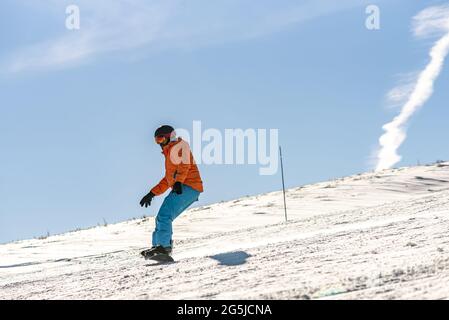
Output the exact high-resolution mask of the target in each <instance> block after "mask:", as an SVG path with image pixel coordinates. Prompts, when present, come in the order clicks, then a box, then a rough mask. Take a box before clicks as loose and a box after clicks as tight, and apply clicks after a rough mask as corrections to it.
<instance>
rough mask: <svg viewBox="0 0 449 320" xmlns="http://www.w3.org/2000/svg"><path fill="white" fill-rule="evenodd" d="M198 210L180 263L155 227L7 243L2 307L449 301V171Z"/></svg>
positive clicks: (339, 184)
mask: <svg viewBox="0 0 449 320" xmlns="http://www.w3.org/2000/svg"><path fill="white" fill-rule="evenodd" d="M287 205H288V209H289V222H287V223H285V222H284V221H283V219H284V211H283V198H282V193H281V192H272V193H268V194H263V195H258V196H250V197H245V198H241V199H237V200H234V201H229V202H222V203H216V204H213V205H209V206H204V207H199V208H194V209H191V210H189V211H187V212H185V213H184V214H183V215H182V216H181V217H180V218H179V219H178V220H176V221H175V224H174V229H175V248H174V254H173V257H174V258H175V260H177V262H176V263H174V264H168V265H163V266H161V265H152V263H151V262H149V261H145V260H143V259H142V258H140V256H139V251H140V250H141V249H143V248H145V247H147V246H148V245H149V239H150V238H151V232H152V230H153V227H154V218H146V219H139V220H132V221H126V222H122V223H118V224H115V225H108V226H106V227H95V228H92V229H88V230H81V231H77V232H71V233H66V234H62V235H57V236H51V237H49V238H47V239H42V240H38V239H34V240H25V241H19V242H14V243H9V244H4V245H0V299H446V298H448V297H449V232H448V230H449V163H440V164H435V165H429V166H419V167H410V168H399V169H393V170H386V171H383V172H381V173H365V174H360V175H355V176H351V177H347V178H342V179H338V180H334V181H329V182H322V183H317V184H313V185H307V186H303V187H299V188H293V189H289V190H288V191H287Z"/></svg>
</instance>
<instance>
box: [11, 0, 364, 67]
mask: <svg viewBox="0 0 449 320" xmlns="http://www.w3.org/2000/svg"><path fill="white" fill-rule="evenodd" d="M22 1H24V0H22ZM362 2H363V1H362ZM24 3H26V4H27V5H30V6H36V5H37V4H36V2H32V3H31V4H30V2H29V1H25V2H24ZM73 3H75V4H77V5H78V6H79V7H80V10H81V29H80V30H79V31H68V30H65V29H63V24H61V28H62V29H63V30H62V35H61V36H60V37H59V38H56V39H47V40H45V41H43V42H41V43H37V44H33V45H31V46H29V47H27V48H21V49H19V50H17V51H15V52H13V53H12V58H11V59H9V60H8V61H6V65H7V67H6V69H7V70H8V71H9V72H13V73H17V72H23V71H26V70H32V69H49V68H63V67H67V66H73V65H78V64H81V63H86V62H89V61H91V59H94V58H96V57H98V56H99V55H101V54H106V53H112V52H121V51H129V50H137V49H144V48H145V49H152V48H186V49H190V48H196V47H200V46H205V45H211V44H215V43H223V42H228V41H236V40H242V39H248V38H254V37H261V36H264V35H266V34H270V33H273V32H277V31H279V30H282V29H285V28H287V27H289V26H291V25H293V24H296V23H300V22H303V21H306V20H310V19H313V18H316V17H319V16H323V15H326V14H330V13H333V12H336V11H339V10H344V9H346V8H348V7H352V6H356V5H360V3H361V1H358V0H342V1H338V2H335V1H333V0H332V1H331V0H307V1H302V2H301V4H297V2H295V1H288V0H282V1H269V0H258V1H253V0H251V1H249V0H215V1H207V0H154V1H148V0H114V1H110V0H95V1H92V0H78V1H67V0H47V1H43V2H38V5H39V6H41V7H40V8H41V9H42V10H45V12H47V13H48V14H52V15H62V17H64V16H63V15H64V13H65V7H66V6H67V5H69V4H73ZM42 6H45V7H44V8H42ZM61 20H62V19H61ZM3 63H5V61H3Z"/></svg>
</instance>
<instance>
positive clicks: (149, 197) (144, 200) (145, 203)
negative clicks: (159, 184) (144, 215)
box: [140, 192, 155, 208]
mask: <svg viewBox="0 0 449 320" xmlns="http://www.w3.org/2000/svg"><path fill="white" fill-rule="evenodd" d="M154 196H155V195H154V193H153V192H150V193H149V194H147V195H146V196H145V197H143V198H142V200H140V206H141V207H143V206H145V208H147V207H149V206H151V200H153V198H154Z"/></svg>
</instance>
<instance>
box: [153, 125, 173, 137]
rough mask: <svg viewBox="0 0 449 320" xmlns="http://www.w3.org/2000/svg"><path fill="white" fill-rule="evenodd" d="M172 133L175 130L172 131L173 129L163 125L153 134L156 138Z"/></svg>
mask: <svg viewBox="0 0 449 320" xmlns="http://www.w3.org/2000/svg"><path fill="white" fill-rule="evenodd" d="M173 131H175V129H173V127H171V126H168V125H163V126H160V127H159V128H157V130H156V131H155V132H154V137H155V138H156V137H157V136H162V135H164V136H166V135H169V134H171V133H172V132H173Z"/></svg>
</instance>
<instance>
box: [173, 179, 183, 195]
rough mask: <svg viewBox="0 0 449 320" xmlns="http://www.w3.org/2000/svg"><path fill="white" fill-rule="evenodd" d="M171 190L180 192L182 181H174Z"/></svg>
mask: <svg viewBox="0 0 449 320" xmlns="http://www.w3.org/2000/svg"><path fill="white" fill-rule="evenodd" d="M173 192H175V193H176V194H182V183H181V182H179V181H176V182H175V184H174V185H173Z"/></svg>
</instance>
